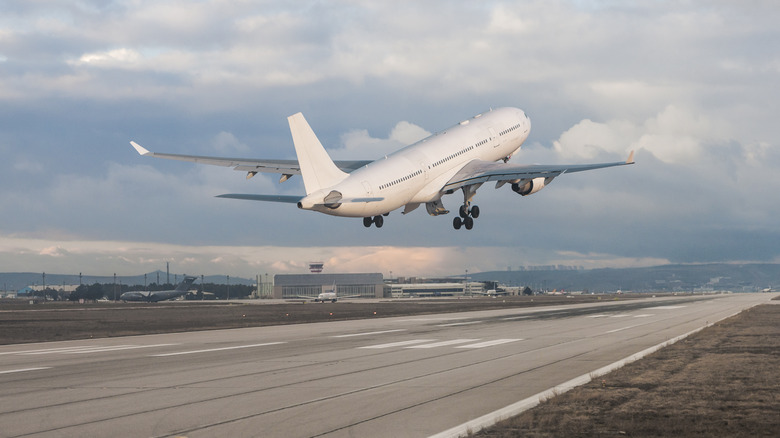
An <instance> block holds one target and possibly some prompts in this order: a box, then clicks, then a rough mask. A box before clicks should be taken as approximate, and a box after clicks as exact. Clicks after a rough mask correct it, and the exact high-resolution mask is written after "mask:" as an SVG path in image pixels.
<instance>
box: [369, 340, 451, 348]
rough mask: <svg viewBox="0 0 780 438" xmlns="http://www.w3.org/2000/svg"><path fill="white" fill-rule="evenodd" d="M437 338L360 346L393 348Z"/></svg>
mask: <svg viewBox="0 0 780 438" xmlns="http://www.w3.org/2000/svg"><path fill="white" fill-rule="evenodd" d="M435 340H436V339H412V340H410V341H401V342H391V343H389V344H379V345H368V346H365V347H358V348H364V349H369V348H371V349H380V348H393V347H405V346H407V345H414V344H423V343H425V342H433V341H435Z"/></svg>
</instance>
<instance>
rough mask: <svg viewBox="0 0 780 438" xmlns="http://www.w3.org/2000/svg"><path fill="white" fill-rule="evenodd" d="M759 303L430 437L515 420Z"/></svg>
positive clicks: (449, 437) (454, 436)
mask: <svg viewBox="0 0 780 438" xmlns="http://www.w3.org/2000/svg"><path fill="white" fill-rule="evenodd" d="M759 304H764V303H755V304H753V305H750V306H748V307H745V308H744V309H740V310H738V311H737V312H734V313H732V314H730V315H727V316H724V317H723V318H721V319H719V320H717V321H714V322H708V323H706V324H705V325H704V326H702V327H699V328H697V329H694V330H691V331H689V332H688V333H684V334H682V335H679V336H676V337H674V338H671V339H669V340H667V341H664V342H661V343H660V344H657V345H654V346H652V347H649V348H646V349H644V350H642V351H640V352H638V353H634V354H632V355H631V356H628V357H626V358H623V359H621V360H619V361H617V362H613V363H611V364H609V365H607V366H604V367H601V368H599V369H597V370H595V371H591V372H590V373H588V374H583V375H581V376H579V377H575V378H573V379H571V380H569V381H567V382H564V383H561V384H560V385H557V386H554V387H552V388H550V389H548V390H545V391H542V392H540V393H537V394H534V395H532V396H530V397H528V398H525V399H523V400H520V401H519V402H516V403H513V404H511V405H509V406H506V407H503V408H501V409H499V410H497V411H493V412H491V413H489V414H485V415H483V416H481V417H478V418H475V419H473V420H471V421H467V422H465V423H463V424H460V425H458V426H455V427H453V428H451V429H447V430H445V431H444V432H439V433H437V434H435V435H431V436H430V437H429V438H459V437H466V436H468V435H469V434H472V433H476V432H479V431H480V430H482V429H485V428H488V427H490V426H493V425H494V424H496V423H498V422H499V421H502V420H505V419H507V418H510V417H514V416H516V415H519V414H521V413H523V412H525V411H527V410H529V409H531V408H534V407H536V406H537V405H539V404H540V403H542V402H543V401H546V400H548V399H550V398H553V397H555V396H557V395H561V394H563V393H565V392H567V391H569V390H571V389H573V388H576V387H578V386H582V385H585V384H586V383H589V382H590V381H591V380H593V379H595V378H597V377H601V376H603V375H605V374H608V373H610V372H612V371H614V370H616V369H618V368H622V367H624V366H626V365H628V364H630V363H631V362H635V361H637V360H639V359H641V358H643V357H645V356H647V355H649V354H652V353H655V352H656V351H658V350H660V349H661V348H664V347H666V346H669V345H672V344H674V343H676V342H679V341H680V340H682V339H685V338H687V337H688V336H690V335H692V334H694V333H698V332H700V331H701V330H703V329H705V328H707V327H711V326H712V325H714V324H717V323H718V322H720V321H723V320H724V319H728V318H731V317H732V316H735V315H739V314H740V313H742V312H744V311H745V310H748V309H750V308H752V307H754V306H757V305H759Z"/></svg>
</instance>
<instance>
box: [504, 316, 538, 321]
mask: <svg viewBox="0 0 780 438" xmlns="http://www.w3.org/2000/svg"><path fill="white" fill-rule="evenodd" d="M530 317H531V315H525V316H510V317H509V318H501V320H502V321H512V320H515V319H526V318H530Z"/></svg>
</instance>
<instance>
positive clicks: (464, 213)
mask: <svg viewBox="0 0 780 438" xmlns="http://www.w3.org/2000/svg"><path fill="white" fill-rule="evenodd" d="M478 217H479V207H477V206H476V205H474V206H472V207H471V208H469V205H468V204H463V205H461V206H460V209H458V216H456V217H455V219H453V220H452V227H453V228H455V229H456V230H459V229H460V227H465V228H466V229H467V230H470V229H472V228H474V219H476V218H478Z"/></svg>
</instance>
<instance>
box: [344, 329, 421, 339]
mask: <svg viewBox="0 0 780 438" xmlns="http://www.w3.org/2000/svg"><path fill="white" fill-rule="evenodd" d="M403 331H406V329H395V330H382V331H380V332H365V333H351V334H348V335H335V336H331V338H351V337H353V336H369V335H381V334H383V333H394V332H403Z"/></svg>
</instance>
